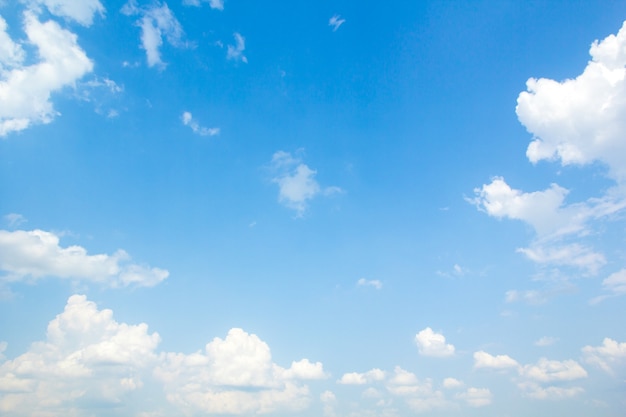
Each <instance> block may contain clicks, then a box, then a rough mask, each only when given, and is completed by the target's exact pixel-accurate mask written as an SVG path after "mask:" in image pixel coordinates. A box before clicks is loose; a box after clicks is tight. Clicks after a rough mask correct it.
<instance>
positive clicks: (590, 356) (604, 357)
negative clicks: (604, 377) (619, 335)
mask: <svg viewBox="0 0 626 417" xmlns="http://www.w3.org/2000/svg"><path fill="white" fill-rule="evenodd" d="M582 351H583V355H584V360H585V362H587V363H590V364H593V365H597V366H599V367H600V368H602V369H603V370H604V371H606V372H608V373H614V371H615V367H616V366H618V365H620V364H622V363H626V342H623V343H618V342H617V341H615V340H613V339H611V338H608V337H606V338H604V340H603V341H602V345H601V346H595V347H594V346H585V347H584V348H583V349H582Z"/></svg>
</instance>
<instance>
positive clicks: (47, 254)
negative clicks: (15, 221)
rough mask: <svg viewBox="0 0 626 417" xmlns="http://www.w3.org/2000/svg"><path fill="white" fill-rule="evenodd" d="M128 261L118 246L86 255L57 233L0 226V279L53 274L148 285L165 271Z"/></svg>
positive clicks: (117, 284)
mask: <svg viewBox="0 0 626 417" xmlns="http://www.w3.org/2000/svg"><path fill="white" fill-rule="evenodd" d="M129 261H130V256H129V255H128V254H127V253H126V252H124V251H122V250H119V251H117V252H115V253H114V254H112V255H107V254H97V255H89V254H88V253H87V250H86V249H85V248H83V247H81V246H68V247H62V246H61V245H60V238H59V236H58V235H56V234H54V233H52V232H46V231H44V230H15V231H7V230H0V270H1V271H4V273H5V274H4V276H2V277H0V279H2V280H5V281H19V280H36V279H40V278H44V277H57V278H62V279H71V280H75V281H87V282H96V283H100V284H103V285H106V286H109V287H125V286H129V285H134V286H143V287H150V286H154V285H156V284H158V283H160V282H161V281H163V280H164V279H166V278H167V277H168V275H169V272H168V271H166V270H164V269H160V268H150V267H147V266H143V265H139V264H133V263H129Z"/></svg>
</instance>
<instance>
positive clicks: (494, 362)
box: [474, 351, 587, 400]
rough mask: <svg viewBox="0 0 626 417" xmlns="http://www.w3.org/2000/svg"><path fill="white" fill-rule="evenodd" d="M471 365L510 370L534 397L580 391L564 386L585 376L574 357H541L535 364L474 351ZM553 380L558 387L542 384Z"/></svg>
mask: <svg viewBox="0 0 626 417" xmlns="http://www.w3.org/2000/svg"><path fill="white" fill-rule="evenodd" d="M474 368H491V369H496V370H498V369H501V370H504V369H514V370H516V371H517V373H518V374H519V376H520V377H521V378H522V381H521V382H519V383H518V384H517V385H518V387H519V388H520V389H521V390H522V391H524V392H525V394H526V395H527V396H529V397H531V398H535V399H540V400H543V399H560V398H568V397H572V396H575V395H578V394H579V393H581V392H583V390H582V388H580V387H564V386H562V385H563V384H566V383H568V382H570V381H574V380H578V379H582V378H586V377H587V371H585V369H584V368H583V367H582V366H581V365H580V364H579V363H578V362H576V361H574V360H564V361H556V360H548V359H546V358H541V359H539V360H538V361H537V363H536V364H532V365H524V366H522V365H520V364H519V363H518V362H517V361H516V360H514V359H512V358H511V357H510V356H508V355H497V356H493V355H490V354H489V353H487V352H484V351H479V352H475V353H474ZM551 383H557V384H558V386H554V385H550V386H545V385H546V384H551Z"/></svg>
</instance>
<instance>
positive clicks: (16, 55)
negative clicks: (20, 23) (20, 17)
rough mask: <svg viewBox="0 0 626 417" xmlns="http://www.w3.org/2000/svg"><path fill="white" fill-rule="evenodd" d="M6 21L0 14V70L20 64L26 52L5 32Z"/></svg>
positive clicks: (6, 27)
mask: <svg viewBox="0 0 626 417" xmlns="http://www.w3.org/2000/svg"><path fill="white" fill-rule="evenodd" d="M7 29H8V26H7V22H6V20H4V19H3V18H2V16H0V71H2V70H5V69H6V68H13V67H17V66H20V65H21V64H22V62H23V61H24V57H25V56H26V54H25V53H24V49H22V46H21V45H20V44H19V43H15V42H13V39H11V37H10V36H9V34H8V33H7Z"/></svg>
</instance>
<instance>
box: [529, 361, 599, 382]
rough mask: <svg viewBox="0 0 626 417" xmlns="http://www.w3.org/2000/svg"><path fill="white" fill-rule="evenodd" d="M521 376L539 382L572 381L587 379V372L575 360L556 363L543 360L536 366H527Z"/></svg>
mask: <svg viewBox="0 0 626 417" xmlns="http://www.w3.org/2000/svg"><path fill="white" fill-rule="evenodd" d="M520 374H521V375H523V376H525V377H527V378H529V379H532V380H534V381H537V382H554V381H572V380H575V379H581V378H586V377H587V371H585V369H584V368H583V367H582V366H580V364H579V363H578V362H576V361H574V360H566V361H554V360H548V359H546V358H541V359H539V361H538V362H537V364H535V365H526V366H524V367H523V368H521V369H520Z"/></svg>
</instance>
